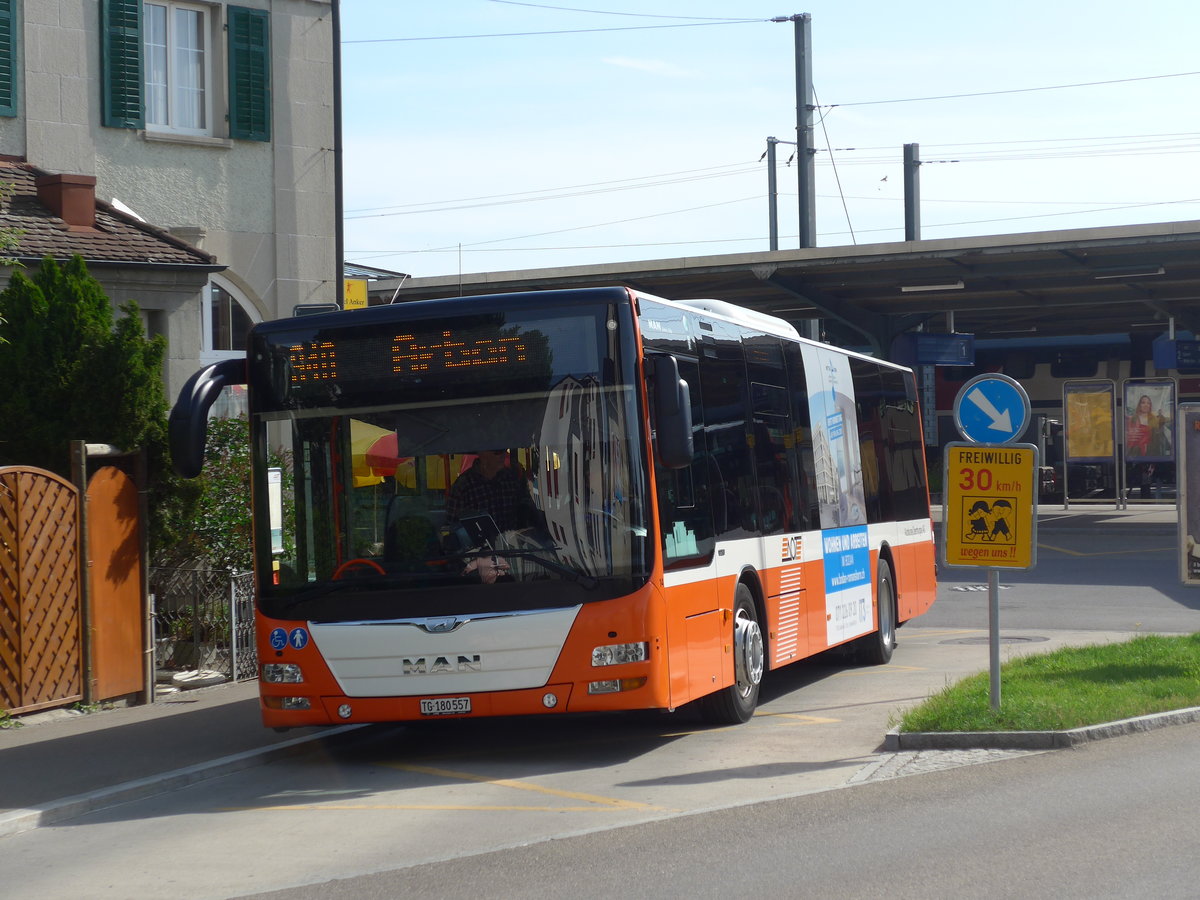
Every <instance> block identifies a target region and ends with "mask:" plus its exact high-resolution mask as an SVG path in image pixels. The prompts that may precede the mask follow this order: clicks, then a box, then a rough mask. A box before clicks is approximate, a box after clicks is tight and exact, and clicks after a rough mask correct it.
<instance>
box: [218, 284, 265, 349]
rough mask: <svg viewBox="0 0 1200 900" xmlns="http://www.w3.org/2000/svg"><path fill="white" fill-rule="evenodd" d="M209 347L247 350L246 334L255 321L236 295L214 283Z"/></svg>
mask: <svg viewBox="0 0 1200 900" xmlns="http://www.w3.org/2000/svg"><path fill="white" fill-rule="evenodd" d="M207 318H208V320H209V324H208V329H207V331H208V349H209V350H214V351H229V350H236V351H239V352H245V350H246V335H247V334H249V332H250V326H251V325H253V324H254V323H253V322H252V321H251V320H250V316H248V315H247V314H246V311H245V310H244V309H242V305H241V304H240V303H238V301H237V300H236V299H235V298H234V296H233V295H232V294H231V293H229V291H227V290H225V288H223V287H221V286H220V285H219V284H216V283H213V284H210V285H209V292H208V317H207Z"/></svg>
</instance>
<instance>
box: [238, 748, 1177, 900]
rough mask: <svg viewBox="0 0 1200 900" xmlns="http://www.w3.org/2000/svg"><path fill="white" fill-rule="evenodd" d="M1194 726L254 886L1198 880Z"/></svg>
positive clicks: (1168, 890) (551, 889)
mask: <svg viewBox="0 0 1200 900" xmlns="http://www.w3.org/2000/svg"><path fill="white" fill-rule="evenodd" d="M1198 743H1200V725H1189V726H1182V727H1179V728H1173V729H1166V730H1163V731H1158V732H1152V733H1149V734H1142V735H1134V736H1130V737H1124V738H1115V739H1113V740H1110V741H1104V742H1099V743H1095V744H1089V745H1087V746H1085V747H1083V748H1081V749H1077V750H1064V751H1057V752H1052V753H1043V754H1035V755H1032V756H1025V757H1021V758H1015V759H1009V760H1005V761H1002V762H995V763H992V764H989V765H978V766H967V767H959V768H954V769H949V770H942V771H939V772H936V773H931V774H926V775H921V776H916V777H911V778H898V779H893V780H889V781H883V782H876V783H872V784H868V785H864V786H861V787H858V788H854V789H852V790H841V791H826V792H822V793H818V794H811V795H807V796H802V797H793V798H788V799H786V800H779V801H774V802H765V803H758V804H754V805H753V806H740V807H735V808H730V809H723V810H717V811H714V812H708V813H701V814H697V815H691V816H681V817H675V818H670V819H665V820H662V821H656V822H650V823H646V824H642V825H636V826H632V827H629V828H621V829H616V830H603V831H597V832H593V833H590V834H581V835H569V836H564V837H562V838H559V839H557V840H554V841H545V842H539V843H537V844H534V845H531V846H515V847H511V848H506V849H504V850H502V851H498V852H494V853H486V854H481V855H476V856H470V857H464V858H456V859H446V860H441V861H438V862H436V863H429V864H426V865H420V866H414V867H411V868H405V869H402V870H399V871H392V872H380V873H373V874H368V875H363V876H360V877H356V878H350V879H345V880H338V881H329V882H324V883H322V884H319V885H307V886H300V887H293V888H289V889H288V890H284V891H278V892H272V893H267V894H258V895H255V896H257V897H260V898H262V900H268V898H270V900H274V898H291V900H309V898H311V900H318V898H320V900H339V898H347V900H348V898H356V900H375V898H379V900H383V898H393V897H439V898H446V900H453V898H471V900H475V898H479V897H512V898H560V897H573V898H578V900H585V898H624V897H631V896H648V895H653V896H660V897H687V898H705V897H731V896H732V897H751V896H764V897H770V896H775V897H813V898H818V897H819V898H823V900H824V898H828V900H835V898H853V900H858V898H862V897H872V896H874V897H894V898H900V900H903V898H913V900H928V898H931V897H953V898H956V900H969V898H1011V897H1056V898H1063V900H1069V898H1088V900H1095V898H1102V897H1112V898H1125V897H1154V898H1159V900H1167V898H1194V897H1195V896H1196V894H1197V885H1200V854H1198V853H1197V852H1196V849H1197V846H1200V823H1198V820H1197V816H1196V814H1195V811H1196V809H1197V808H1200V806H1198V805H1200V779H1198V778H1196V770H1195V751H1196V746H1197V744H1198Z"/></svg>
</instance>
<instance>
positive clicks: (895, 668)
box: [831, 663, 929, 678]
mask: <svg viewBox="0 0 1200 900" xmlns="http://www.w3.org/2000/svg"><path fill="white" fill-rule="evenodd" d="M928 671H929V670H928V669H927V668H926V667H925V666H900V665H897V664H896V663H888V664H887V665H886V666H878V667H877V668H873V669H862V670H859V671H853V672H834V673H833V675H832V676H831V677H833V678H861V677H862V676H863V675H887V674H888V673H889V672H928Z"/></svg>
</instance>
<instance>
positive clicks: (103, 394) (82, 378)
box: [0, 256, 167, 477]
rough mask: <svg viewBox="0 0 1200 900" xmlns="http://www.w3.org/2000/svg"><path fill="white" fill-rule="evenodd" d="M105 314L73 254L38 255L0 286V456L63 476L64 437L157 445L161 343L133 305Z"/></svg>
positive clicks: (162, 404)
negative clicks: (34, 267)
mask: <svg viewBox="0 0 1200 900" xmlns="http://www.w3.org/2000/svg"><path fill="white" fill-rule="evenodd" d="M121 311H122V312H123V313H124V316H123V317H122V318H120V319H119V320H118V319H116V318H115V316H114V314H113V308H112V304H111V302H110V301H109V299H108V297H107V296H106V295H105V293H104V289H103V288H102V287H101V285H100V283H99V282H98V281H96V280H95V279H94V278H92V277H91V276H90V275H88V272H87V266H86V265H85V263H84V261H83V259H82V257H80V256H74V257H72V258H71V259H70V260H69V261H68V262H67V263H66V264H65V265H59V264H58V263H57V262H55V261H54V260H53V259H51V258H49V257H47V258H46V259H44V260H42V264H41V268H40V269H39V270H38V271H37V272H36V273H34V275H33V277H32V278H30V277H28V276H26V275H25V273H24V272H21V271H15V272H13V274H12V280H11V281H10V282H9V286H8V287H7V288H6V289H5V290H4V291H0V319H3V320H4V321H3V322H0V338H2V339H4V340H6V341H7V343H8V344H9V346H8V347H6V348H5V351H4V352H3V353H2V354H0V384H3V385H4V391H2V392H0V422H3V423H4V429H3V433H2V435H0V461H2V462H6V463H22V464H26V465H37V466H41V467H42V468H45V469H49V470H50V471H52V472H56V473H58V474H60V475H62V476H64V477H70V474H71V470H70V447H69V442H70V441H72V440H86V441H89V442H94V443H108V444H115V445H116V446H118V447H121V448H123V449H135V448H138V447H150V446H151V445H155V444H157V445H160V446H161V445H163V444H164V443H165V441H164V438H165V433H166V411H167V403H166V396H165V393H164V390H163V383H162V361H163V356H164V353H165V350H166V341H165V340H164V339H163V338H162V337H154V338H151V339H147V338H146V337H145V334H144V332H143V330H142V322H141V317H140V315H139V313H138V307H137V304H135V303H128V304H126V305H124V306H122V307H121Z"/></svg>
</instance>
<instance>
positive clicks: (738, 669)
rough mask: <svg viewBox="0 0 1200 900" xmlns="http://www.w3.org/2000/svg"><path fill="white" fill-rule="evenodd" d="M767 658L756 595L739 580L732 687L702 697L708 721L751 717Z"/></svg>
mask: <svg viewBox="0 0 1200 900" xmlns="http://www.w3.org/2000/svg"><path fill="white" fill-rule="evenodd" d="M765 661H766V649H765V645H764V643H763V633H762V628H761V627H760V626H759V624H758V610H757V609H756V607H755V605H754V595H753V594H752V593H751V592H750V588H748V587H746V585H744V584H739V585H738V586H737V592H736V593H735V594H734V597H733V673H734V681H733V684H731V685H730V686H729V687H727V688H722V689H721V690H719V691H716V692H715V693H712V694H709V695H708V696H707V697H702V698H700V702H699V710H700V716H701V717H702V718H703V719H704V720H705V721H706V722H713V723H719V724H722V725H738V724H741V723H742V722H746V721H748V720H749V719H750V717H751V716H753V715H754V708H755V707H756V706H758V688H759V684H761V682H762V676H763V669H764V668H765Z"/></svg>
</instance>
